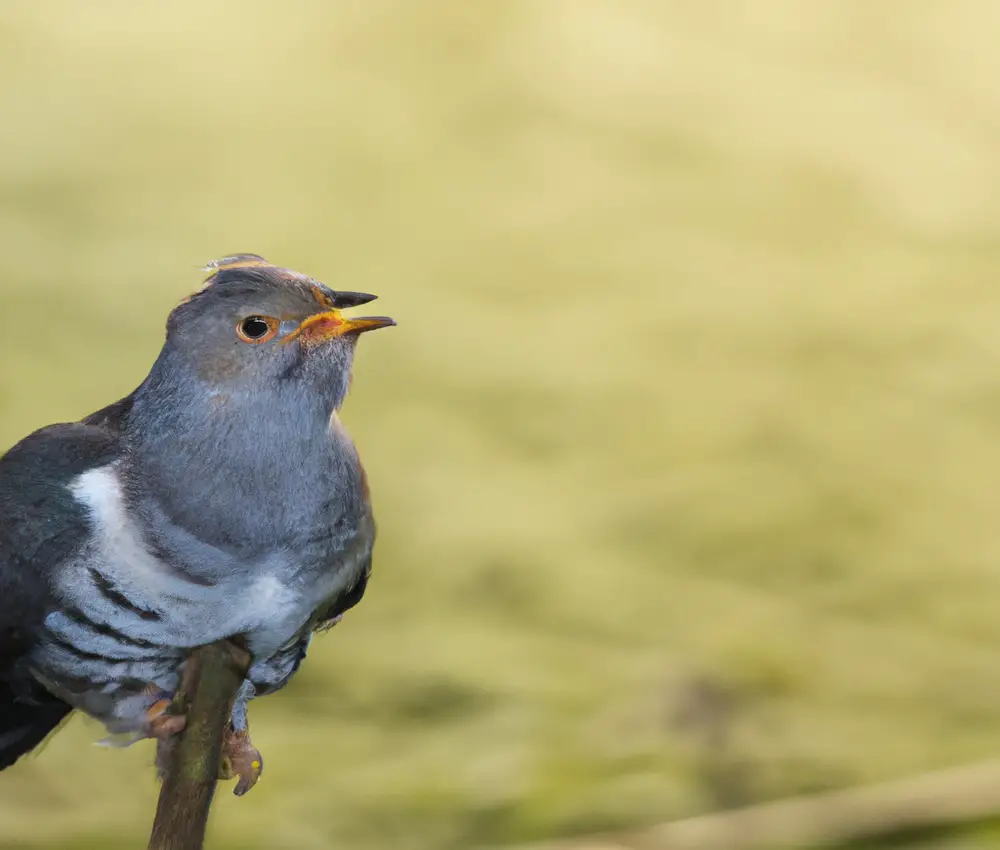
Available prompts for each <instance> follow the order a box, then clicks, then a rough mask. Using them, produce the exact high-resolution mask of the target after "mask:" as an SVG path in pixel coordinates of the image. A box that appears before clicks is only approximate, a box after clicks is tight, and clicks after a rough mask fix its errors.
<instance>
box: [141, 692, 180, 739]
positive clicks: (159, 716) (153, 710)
mask: <svg viewBox="0 0 1000 850" xmlns="http://www.w3.org/2000/svg"><path fill="white" fill-rule="evenodd" d="M170 705H171V702H170V700H169V699H161V700H157V701H156V702H154V703H153V704H152V705H151V706H150V707H149V709H148V710H147V711H146V724H147V726H148V728H149V736H150V737H151V738H156V739H157V740H160V741H165V740H166V739H167V738H171V737H173V736H174V735H176V734H177V733H178V732H181V731H183V729H184V727H185V726H186V725H187V718H186V717H185V716H184V715H183V714H171V713H170Z"/></svg>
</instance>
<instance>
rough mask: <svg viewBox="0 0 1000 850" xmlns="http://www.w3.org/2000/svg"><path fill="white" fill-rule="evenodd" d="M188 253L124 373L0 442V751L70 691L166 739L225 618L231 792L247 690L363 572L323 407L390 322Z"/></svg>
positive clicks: (250, 773) (335, 438)
mask: <svg viewBox="0 0 1000 850" xmlns="http://www.w3.org/2000/svg"><path fill="white" fill-rule="evenodd" d="M205 272H207V273H208V277H207V279H206V280H205V281H204V283H203V285H202V286H201V288H200V289H198V290H197V291H196V292H195V293H193V294H192V295H191V296H189V297H187V298H185V299H184V300H183V301H181V302H180V303H179V304H178V305H177V306H176V307H175V308H174V309H173V310H172V311H171V313H170V314H169V317H168V319H167V324H166V338H165V341H164V343H163V346H162V349H161V351H160V353H159V356H158V357H157V358H156V360H155V362H154V363H153V365H152V367H151V369H150V371H149V373H148V375H147V376H146V378H145V379H144V380H143V381H142V382H141V384H140V385H139V386H138V388H137V389H136V390H135V391H134V392H132V393H131V394H130V395H128V396H126V397H125V398H123V399H121V400H120V401H117V402H115V403H113V404H111V405H109V406H107V407H104V408H102V409H100V410H98V411H97V412H95V413H92V414H90V415H88V416H86V417H84V418H83V419H81V420H79V421H76V422H69V423H61V424H55V425H49V426H47V427H44V428H41V429H40V430H37V431H35V432H34V433H32V434H30V435H29V436H27V437H25V438H24V439H23V440H21V441H20V442H19V443H17V444H16V445H14V446H13V447H12V448H11V449H9V451H7V452H6V454H4V455H3V456H2V457H0V770H4V769H6V768H9V767H10V766H11V765H13V764H15V763H16V762H17V761H18V759H20V758H21V757H22V756H24V755H25V754H26V753H29V752H31V751H33V750H35V749H36V748H37V747H39V745H40V744H42V743H43V742H44V741H45V740H46V739H47V738H48V736H49V735H50V733H52V732H53V731H54V730H56V729H57V728H58V727H59V726H60V725H61V724H62V722H63V721H64V720H65V719H66V718H67V717H68V716H69V715H70V714H71V713H72V712H73V711H79V712H82V713H83V714H85V715H88V716H90V717H92V718H95V719H96V720H98V721H100V723H102V724H103V725H104V726H105V727H106V729H107V730H108V732H109V735H110V737H109V739H107V740H109V741H111V742H113V743H114V742H122V741H124V742H126V744H130V743H133V742H135V741H137V740H143V739H149V738H154V739H157V740H158V741H168V740H172V739H174V740H175V736H176V735H177V733H178V732H179V731H181V729H182V728H183V723H184V718H183V716H178V715H176V714H174V713H172V711H171V710H170V708H171V700H172V698H173V695H174V694H175V693H176V692H177V690H178V688H179V686H180V684H181V682H182V680H183V678H182V677H183V674H184V670H185V663H186V659H187V658H188V656H189V655H190V653H191V651H192V649H193V648H195V647H198V646H202V645H205V644H208V643H212V642H215V641H217V640H223V639H230V640H232V641H233V642H234V643H236V644H237V645H238V646H241V647H243V648H244V649H245V651H246V652H247V653H249V656H250V659H251V661H250V666H249V670H248V672H247V675H246V679H245V681H244V682H243V684H242V686H241V687H240V689H239V692H238V694H237V697H236V700H235V704H234V706H233V711H232V717H231V719H230V723H229V730H228V732H227V737H226V742H225V744H224V747H225V754H226V756H227V757H226V758H224V763H225V764H226V765H227V766H228V767H227V769H228V771H229V773H228V775H227V776H225V777H224V778H231V777H232V775H233V774H234V773H235V775H237V776H238V777H239V782H238V784H237V789H236V793H237V794H242V793H246V791H247V790H249V788H251V787H253V785H254V784H255V783H256V781H257V779H258V778H259V776H260V773H261V771H262V769H263V760H262V758H261V757H260V753H259V751H257V750H256V749H255V748H254V747H253V745H252V744H251V743H250V739H249V727H248V717H247V714H248V704H249V702H250V700H251V699H253V698H255V697H260V696H264V695H268V694H271V693H273V692H275V691H277V690H279V689H280V688H281V687H283V686H284V685H285V684H286V683H287V682H288V681H289V680H290V679H291V677H292V676H293V675H294V674H295V673H296V672H297V671H298V669H299V667H300V665H301V664H302V662H303V660H304V658H305V656H306V652H307V650H308V647H309V645H310V642H311V640H312V637H313V635H314V634H316V633H317V632H318V631H321V630H324V629H326V628H329V627H330V626H332V625H334V624H336V623H337V622H339V621H340V619H341V618H342V617H343V616H344V614H345V613H346V612H347V611H348V610H350V609H351V608H353V607H354V606H355V605H357V604H358V602H360V601H361V598H362V596H363V595H364V593H365V590H366V587H367V585H368V580H369V577H370V575H371V568H372V552H373V548H374V544H375V535H376V528H375V521H374V517H373V512H372V507H371V499H370V493H369V488H368V481H367V478H366V475H365V472H364V469H363V467H362V465H361V461H360V459H359V456H358V452H357V450H356V448H355V446H354V443H353V442H352V440H351V438H350V436H349V435H348V432H347V431H346V429H345V427H344V425H343V423H342V422H341V420H340V417H339V414H338V411H339V410H340V409H341V406H342V405H343V403H344V401H345V399H346V397H347V394H348V391H349V388H350V386H351V379H352V371H353V364H354V356H355V348H356V344H357V342H358V339H359V338H360V336H361V335H362V334H364V333H367V332H368V331H372V330H376V329H379V328H385V327H389V326H392V325H395V322H394V321H393V320H392V319H390V318H388V317H385V316H367V317H351V316H348V315H345V312H344V311H345V310H348V309H350V308H354V307H359V306H361V305H364V304H367V303H369V302H371V301H373V300H375V298H376V296H374V295H370V294H367V293H362V292H350V291H338V290H334V289H331V288H330V287H328V286H326V285H325V284H323V283H320V282H319V281H317V280H314V279H313V278H311V277H308V276H306V275H304V274H301V273H299V272H295V271H293V270H291V269H288V268H284V267H281V266H277V265H274V264H272V263H270V262H268V261H267V260H265V259H263V257H261V256H259V255H257V254H232V255H229V256H226V257H224V258H222V259H220V260H216V261H214V262H212V263H210V264H208V266H206V267H205Z"/></svg>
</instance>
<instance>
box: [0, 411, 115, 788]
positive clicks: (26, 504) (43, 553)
mask: <svg viewBox="0 0 1000 850" xmlns="http://www.w3.org/2000/svg"><path fill="white" fill-rule="evenodd" d="M101 424H102V425H105V423H101ZM111 424H112V422H107V423H106V425H105V427H100V426H98V425H86V424H82V423H73V424H67V425H52V426H50V427H48V428H43V429H42V430H41V431H36V432H35V433H34V434H32V435H31V436H29V437H26V438H25V439H24V440H22V441H21V442H20V443H18V444H17V445H16V446H14V447H13V448H12V449H11V450H10V451H9V452H7V454H6V455H4V456H3V457H2V458H0V770H2V769H3V768H5V767H8V766H10V765H11V764H13V763H14V762H15V761H16V760H17V759H18V758H19V757H20V756H21V755H23V754H24V753H26V752H29V751H30V750H32V749H34V748H35V747H36V746H37V745H38V744H39V743H41V741H42V740H43V739H44V738H45V736H46V735H48V734H49V732H51V731H52V730H53V729H54V728H55V727H56V726H57V725H58V724H59V723H60V721H62V720H63V719H64V718H65V717H66V716H67V715H68V714H69V712H70V707H69V706H68V705H67V704H66V703H64V702H62V701H61V700H59V699H57V698H55V697H53V696H52V695H50V694H49V693H48V692H47V691H45V690H44V689H43V688H42V687H41V686H40V685H39V684H38V683H37V682H36V681H35V680H34V679H33V678H32V677H31V675H30V673H29V672H28V670H27V669H26V665H25V659H26V656H27V655H28V653H30V652H31V650H32V648H33V646H34V644H35V641H36V640H37V635H38V631H39V628H40V626H41V623H42V620H43V619H44V617H45V615H46V613H47V612H48V611H49V609H50V608H51V606H52V605H53V603H54V598H53V593H52V589H51V582H52V577H53V575H54V571H55V568H56V567H57V566H58V565H59V564H61V563H63V562H64V561H65V560H67V559H68V558H70V557H72V556H73V555H74V554H75V553H76V552H78V551H79V549H80V547H81V546H82V545H83V543H84V542H85V540H86V537H87V535H88V533H89V522H88V518H87V515H86V512H85V511H84V509H83V507H82V506H81V505H80V504H79V503H78V502H77V501H76V500H75V499H74V498H73V495H72V494H71V493H70V491H69V489H68V485H69V484H70V483H71V482H72V481H73V480H74V479H75V478H76V477H77V476H78V475H80V474H81V473H83V472H86V471H87V470H88V469H93V468H95V467H98V466H103V465H105V464H107V463H110V462H111V461H113V460H114V459H115V458H116V457H117V456H118V452H119V440H118V434H117V433H116V430H115V429H114V428H113V427H107V425H111Z"/></svg>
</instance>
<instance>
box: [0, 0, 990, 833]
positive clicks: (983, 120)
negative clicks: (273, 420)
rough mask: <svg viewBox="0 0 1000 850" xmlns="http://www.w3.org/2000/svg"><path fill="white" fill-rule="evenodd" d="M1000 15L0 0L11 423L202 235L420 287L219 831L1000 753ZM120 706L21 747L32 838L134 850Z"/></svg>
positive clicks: (441, 819) (430, 823)
mask: <svg viewBox="0 0 1000 850" xmlns="http://www.w3.org/2000/svg"><path fill="white" fill-rule="evenodd" d="M998 25H1000V7H997V6H996V5H995V4H992V3H990V2H988V0H983V2H964V0H948V2H944V0H940V2H919V0H914V2H911V3H907V4H876V3H871V2H866V0H858V2H843V0H826V1H825V2H812V3H801V2H796V0H786V2H770V0H765V1H764V2H754V3H739V4H707V3H703V2H699V1H698V0H691V2H676V3H674V2H672V3H666V2H655V0H646V2H644V0H626V2H618V0H507V1H506V2H482V3H470V2H467V0H453V1H452V2H428V3H409V2H405V0H395V2H389V0H385V2H383V0H372V2H364V3H328V2H319V0H315V2H306V0H303V2H300V3H294V4H269V3H258V2H246V0H245V1H244V2H239V3H237V2H229V3H219V2H190V0H175V2H173V3H169V4H167V3H162V4H153V3H134V2H128V1H127V0H103V2H101V3H82V2H77V0H62V2H57V0H46V2H27V0H25V1H24V2H19V0H10V1H9V2H6V3H4V4H3V5H2V6H0V80H2V84H0V140H2V141H0V152H2V153H0V233H2V234H3V250H2V251H0V304H2V307H3V316H4V322H3V333H0V442H2V443H3V445H9V444H11V443H13V442H14V441H15V440H17V439H18V438H19V437H21V436H22V435H23V434H25V433H26V432H27V431H29V430H31V429H33V428H35V427H38V426H41V425H44V424H47V423H49V422H52V421H56V420H66V419H72V418H77V417H79V416H81V415H83V414H86V413H87V412H89V411H91V410H93V409H95V408H97V407H99V406H101V405H103V404H105V403H107V402H109V401H111V400H113V399H115V398H117V397H119V396H121V395H123V394H125V393H127V392H129V391H130V390H131V389H132V388H133V387H134V386H135V385H136V384H137V383H138V382H139V381H140V380H141V378H142V377H143V375H144V374H145V371H146V369H147V368H148V366H149V364H150V363H151V361H152V359H153V358H154V356H155V354H156V352H157V350H158V347H159V345H160V342H161V339H162V327H163V321H164V317H165V315H166V313H167V311H168V310H169V309H170V308H171V306H172V305H173V304H174V303H175V302H176V301H177V300H178V299H179V298H181V297H182V296H183V295H185V294H186V293H187V292H188V291H190V290H191V289H193V288H194V287H196V286H197V285H198V283H199V282H200V278H201V276H200V275H199V273H198V271H197V267H198V265H199V264H200V263H201V262H202V261H205V260H209V259H211V258H213V257H217V256H220V255H223V254H227V253H232V252H237V251H252V252H257V253H261V254H263V255H265V256H266V257H268V258H269V259H272V260H274V261H276V262H280V263H283V264H287V265H290V266H293V267H295V268H298V269H300V270H302V271H305V272H308V273H311V274H313V275H315V276H317V277H319V278H321V279H323V280H325V281H326V282H328V283H330V284H331V285H333V286H335V287H336V286H340V287H342V288H350V289H357V290H368V291H374V292H377V293H379V294H380V295H381V296H382V299H383V300H382V301H381V302H380V304H381V305H382V309H383V310H384V312H386V313H388V314H390V315H393V316H394V317H395V318H397V320H398V321H399V327H398V328H397V329H396V330H394V331H391V332H390V331H386V332H384V333H381V334H377V335H374V336H372V337H368V338H366V339H365V340H364V341H363V344H362V346H361V350H360V356H359V362H358V367H357V370H356V375H355V389H354V393H353V395H352V398H351V399H350V400H349V403H348V406H347V409H346V411H345V420H346V421H347V423H348V425H349V426H350V427H351V429H352V431H353V433H354V434H355V436H356V439H357V442H358V443H359V446H360V449H361V451H362V454H363V457H364V459H365V462H366V465H367V468H368V470H369V474H370V477H371V481H372V488H373V491H374V495H375V500H376V508H377V512H378V516H379V519H380V523H381V529H382V533H381V539H380V544H379V546H378V549H377V557H376V568H375V569H376V572H375V577H374V579H373V581H372V583H371V585H370V590H369V593H368V595H367V597H366V599H365V601H364V602H363V604H362V605H361V606H360V607H359V608H357V609H355V610H354V611H353V612H352V613H351V614H350V615H349V616H348V617H347V619H346V620H345V621H344V623H343V624H342V625H340V626H338V627H337V628H336V629H335V630H334V631H333V632H332V633H330V634H328V635H325V636H323V637H322V638H321V639H319V640H318V641H317V642H316V644H314V649H313V651H312V653H311V655H310V658H309V660H308V662H307V663H306V665H305V666H304V668H303V671H302V673H301V674H300V675H299V677H298V678H297V679H296V681H295V682H294V684H293V685H292V686H291V687H290V688H289V689H288V690H287V691H286V692H284V693H282V694H280V695H277V696H275V697H272V698H268V699H266V700H263V701H261V702H260V703H259V704H257V705H255V706H254V711H253V715H252V721H253V729H254V739H255V742H256V743H257V744H258V746H259V747H260V748H261V749H262V751H263V752H264V754H265V757H266V760H267V770H266V773H265V776H264V779H263V781H262V783H261V785H260V786H258V788H257V789H255V790H254V792H253V793H252V795H251V796H250V797H247V798H244V799H243V800H234V799H232V798H231V797H229V796H228V795H223V796H221V797H220V799H219V802H218V804H217V806H216V812H215V819H214V824H213V838H214V843H213V846H216V847H219V848H225V847H232V848H236V847H239V848H278V847H288V848H322V847H352V848H358V849H359V850H363V849H364V848H390V847H391V848H414V850H417V848H420V850H423V848H435V850H441V849H442V848H466V847H472V846H476V845H484V844H494V843H505V842H515V841H519V840H528V839H537V838H545V837H549V836H556V835H563V834H571V833H575V832H587V831H589V830H596V829H603V828H612V827H624V826H628V825H636V824H642V823H648V822H653V821H658V820H661V819H668V818H671V817H675V816H681V815H686V814H691V813H694V812H698V811H705V810H709V809H713V808H716V807H721V806H728V805H736V804H741V803H746V802H753V801H757V800H763V799H771V798H775V797H780V796H783V795H786V794H791V793H796V792H801V791H806V790H812V789H823V788H831V787H840V786H847V785H851V784H853V783H856V782H859V781H868V780H875V779H878V778H887V777H891V776H899V775H905V774H908V773H911V772H916V771H921V770H924V769H928V768H932V767H938V766H943V765H947V764H952V763H959V762H963V761H965V760H972V759H977V758H980V757H987V756H992V755H995V754H996V753H997V751H998V750H1000V684H998V683H1000V615H998V610H1000V531H998V526H997V522H996V512H997V493H998V490H1000V484H998V480H1000V286H998V270H1000V239H998V236H1000V157H998V155H997V151H998V149H1000V121H998V116H1000V52H998V51H997V49H996V31H997V26H998ZM182 462H183V458H178V463H182ZM99 737H101V730H99V729H97V728H96V727H95V726H94V725H93V724H91V723H88V722H85V721H82V720H79V719H77V720H74V721H73V722H72V723H71V724H70V725H69V726H68V727H67V729H66V730H65V731H64V732H63V733H62V734H60V735H58V736H57V737H56V738H55V739H54V740H53V741H52V742H51V744H50V745H49V746H48V747H47V748H46V749H45V750H44V751H43V752H42V753H41V754H40V755H39V756H38V757H36V758H33V759H31V760H29V761H27V762H26V763H24V764H21V765H19V766H18V767H17V768H16V769H14V770H12V771H9V772H5V773H4V774H3V775H2V776H0V845H2V846H5V847H11V846H16V847H23V848H32V850H37V848H42V847H60V848H79V850H82V848H89V847H101V848H113V847H116V846H119V845H120V846H122V847H125V846H129V847H132V846H137V845H138V844H139V843H140V842H141V841H142V839H143V836H144V835H145V833H146V831H147V829H148V826H149V823H150V821H151V817H152V812H153V806H154V799H155V793H156V788H155V783H154V780H153V773H152V770H151V768H150V762H151V751H150V748H149V747H146V746H137V747H135V748H133V749H131V750H127V751H124V752H119V751H110V750H105V749H98V748H94V747H93V746H91V742H92V741H94V740H96V739H97V738H99ZM984 840H986V839H984ZM116 842H117V843H116ZM962 846H967V845H966V844H963V845H962ZM984 846H990V845H988V844H987V845H984Z"/></svg>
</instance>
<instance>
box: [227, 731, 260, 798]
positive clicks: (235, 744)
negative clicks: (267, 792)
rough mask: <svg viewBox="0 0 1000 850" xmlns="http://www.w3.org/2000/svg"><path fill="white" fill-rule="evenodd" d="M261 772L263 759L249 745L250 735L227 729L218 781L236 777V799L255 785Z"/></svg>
mask: <svg viewBox="0 0 1000 850" xmlns="http://www.w3.org/2000/svg"><path fill="white" fill-rule="evenodd" d="M263 772H264V759H263V758H262V757H261V754H260V751H259V750H258V749H257V748H256V747H255V746H254V745H253V744H251V743H250V733H249V732H247V731H246V730H245V729H244V730H240V731H236V730H234V729H229V730H228V731H227V732H226V738H225V741H224V742H223V745H222V765H221V767H220V770H219V779H232V778H233V777H238V778H239V781H238V782H237V783H236V787H235V788H234V789H233V793H234V794H235V795H236V796H237V797H242V796H243V795H244V794H246V793H247V791H249V790H250V789H251V788H253V787H254V785H256V784H257V780H258V779H260V775H261V773H263Z"/></svg>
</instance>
